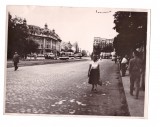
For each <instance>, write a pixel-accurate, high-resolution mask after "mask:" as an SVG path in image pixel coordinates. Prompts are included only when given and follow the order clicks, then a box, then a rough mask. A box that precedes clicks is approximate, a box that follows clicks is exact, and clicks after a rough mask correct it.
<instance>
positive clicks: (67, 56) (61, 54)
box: [59, 52, 74, 60]
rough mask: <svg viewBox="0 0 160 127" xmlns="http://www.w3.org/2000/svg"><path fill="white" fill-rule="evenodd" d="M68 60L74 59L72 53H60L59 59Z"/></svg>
mask: <svg viewBox="0 0 160 127" xmlns="http://www.w3.org/2000/svg"><path fill="white" fill-rule="evenodd" d="M69 58H74V54H73V52H60V56H59V59H61V60H67V59H69Z"/></svg>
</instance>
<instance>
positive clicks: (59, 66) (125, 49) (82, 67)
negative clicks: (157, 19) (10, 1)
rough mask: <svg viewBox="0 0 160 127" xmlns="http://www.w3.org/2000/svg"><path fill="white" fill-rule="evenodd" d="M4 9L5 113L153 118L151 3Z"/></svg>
mask: <svg viewBox="0 0 160 127" xmlns="http://www.w3.org/2000/svg"><path fill="white" fill-rule="evenodd" d="M6 9H7V10H6V15H7V16H6V24H7V25H6V54H5V55H6V61H5V89H4V114H5V115H53V116H55V115H56V116H57V115H58V116H62V115H63V116H107V117H113V116H114V117H119V116H121V117H122V116H123V117H136V118H146V117H147V114H148V113H147V108H148V106H147V104H148V103H147V101H148V70H149V63H148V59H149V56H148V55H149V46H150V40H149V38H150V10H149V9H118V8H104V7H63V6H61V7H60V6H59V7H58V6H32V5H28V6H27V5H17V6H16V5H8V6H7V7H6Z"/></svg>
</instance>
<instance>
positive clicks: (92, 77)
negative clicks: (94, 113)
mask: <svg viewBox="0 0 160 127" xmlns="http://www.w3.org/2000/svg"><path fill="white" fill-rule="evenodd" d="M92 58H93V59H92V60H93V61H92V62H91V63H90V65H89V70H88V77H89V81H88V83H89V84H92V89H91V91H95V92H96V91H97V85H98V84H99V81H100V65H99V62H98V56H97V55H93V57H92Z"/></svg>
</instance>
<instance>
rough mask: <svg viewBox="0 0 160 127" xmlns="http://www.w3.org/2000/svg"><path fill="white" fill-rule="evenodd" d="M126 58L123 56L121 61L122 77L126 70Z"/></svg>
mask: <svg viewBox="0 0 160 127" xmlns="http://www.w3.org/2000/svg"><path fill="white" fill-rule="evenodd" d="M127 58H128V56H127V55H125V56H124V57H123V59H122V61H121V71H122V77H123V76H125V73H126V70H127V63H128V60H127Z"/></svg>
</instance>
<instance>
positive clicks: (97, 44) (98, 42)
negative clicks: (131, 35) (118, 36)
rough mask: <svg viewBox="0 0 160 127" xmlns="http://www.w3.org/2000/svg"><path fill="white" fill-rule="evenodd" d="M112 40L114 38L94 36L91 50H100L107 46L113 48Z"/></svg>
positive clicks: (105, 48)
mask: <svg viewBox="0 0 160 127" xmlns="http://www.w3.org/2000/svg"><path fill="white" fill-rule="evenodd" d="M113 40H114V39H107V38H100V37H94V42H93V51H95V50H99V52H101V51H105V50H107V49H109V48H108V47H111V48H113Z"/></svg>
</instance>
